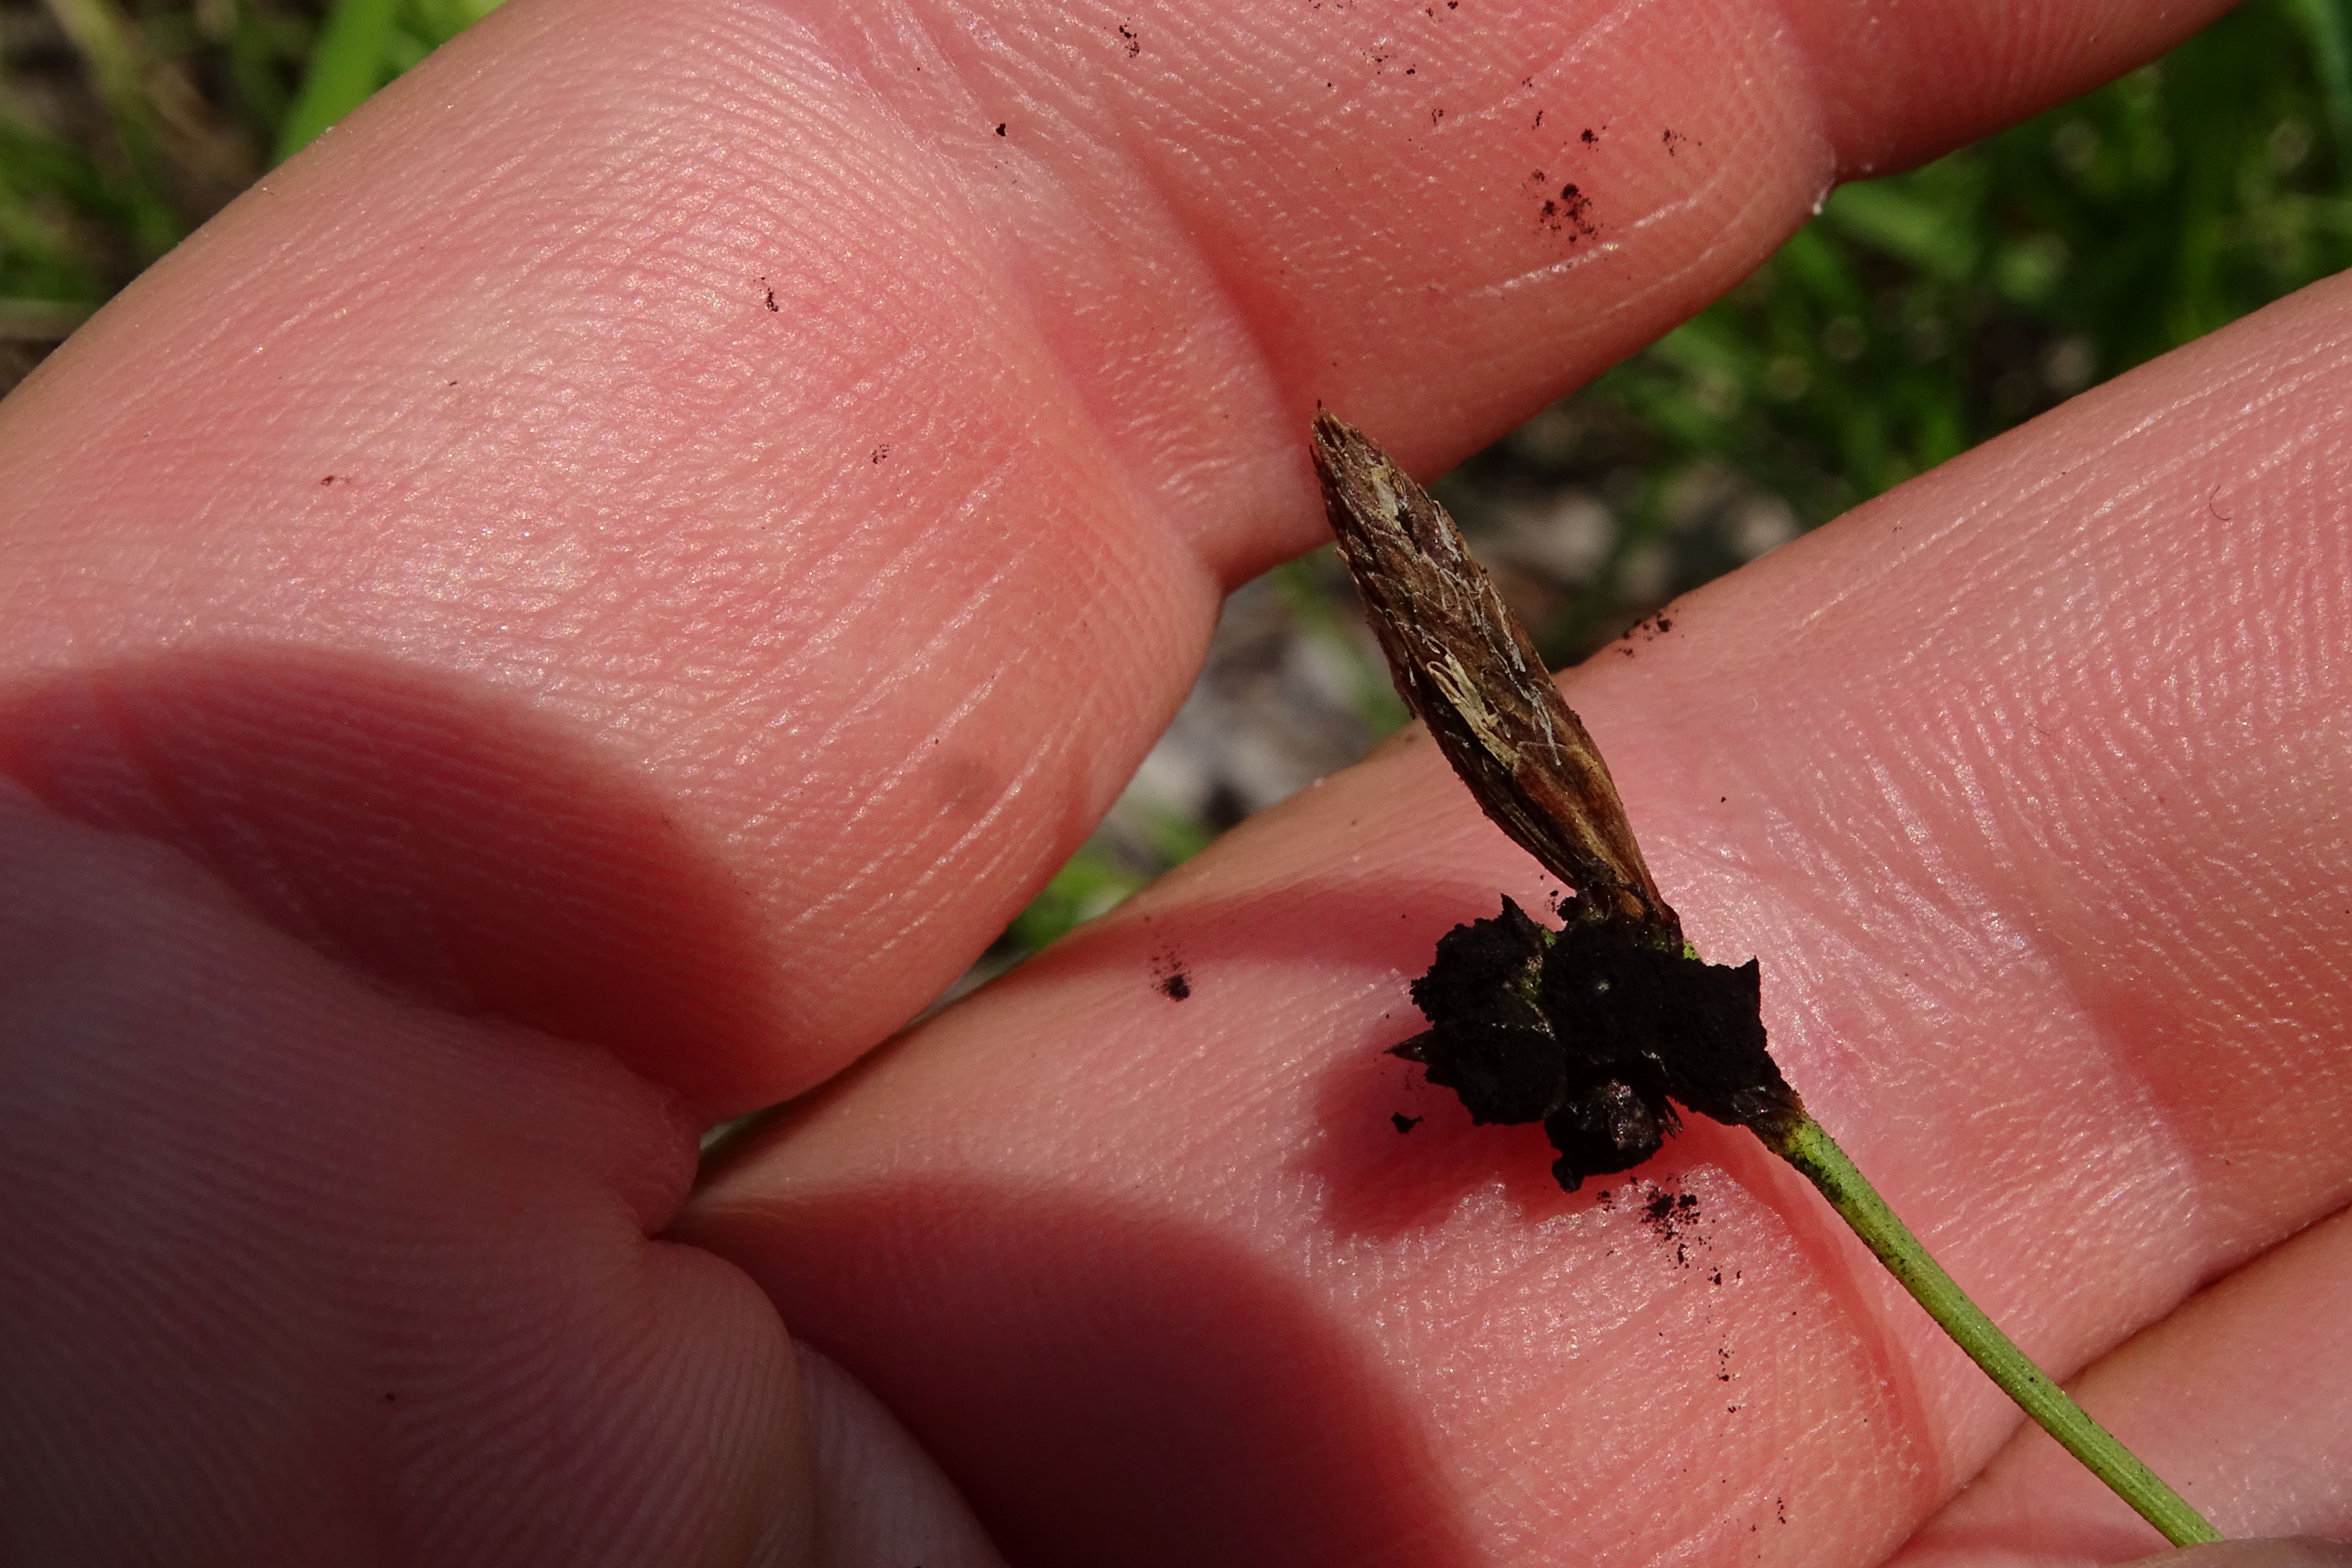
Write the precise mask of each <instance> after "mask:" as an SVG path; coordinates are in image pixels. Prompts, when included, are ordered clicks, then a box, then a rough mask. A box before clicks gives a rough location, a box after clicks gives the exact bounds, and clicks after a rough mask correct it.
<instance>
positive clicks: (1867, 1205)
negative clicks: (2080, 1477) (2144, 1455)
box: [1763, 1116, 2221, 1546]
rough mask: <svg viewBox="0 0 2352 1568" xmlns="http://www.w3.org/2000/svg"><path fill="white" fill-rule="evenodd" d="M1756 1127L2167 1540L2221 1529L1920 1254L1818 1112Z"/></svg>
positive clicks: (1988, 1371)
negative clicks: (1769, 1127)
mask: <svg viewBox="0 0 2352 1568" xmlns="http://www.w3.org/2000/svg"><path fill="white" fill-rule="evenodd" d="M1763 1136H1764V1141H1765V1144H1766V1146H1767V1147H1768V1148H1770V1149H1771V1150H1772V1151H1773V1152H1775V1153H1777V1154H1779V1155H1780V1157H1781V1158H1782V1159H1784V1160H1786V1161H1788V1162H1789V1163H1790V1164H1791V1165H1794V1166H1795V1167H1796V1168H1797V1169H1798V1170H1799V1171H1801V1172H1802V1173H1804V1175H1805V1178H1806V1180H1808V1181H1810V1182H1811V1183H1812V1184H1813V1185H1814V1186H1816V1187H1819V1188H1820V1189H1821V1193H1822V1196H1823V1197H1825V1198H1827V1199H1829V1201H1830V1206H1831V1207H1832V1208H1834V1209H1835V1210H1837V1212H1838V1213H1839V1214H1840V1215H1843V1216H1844V1218H1845V1222H1846V1224H1848V1225H1850V1226H1853V1233H1854V1234H1855V1235H1856V1236H1859V1237H1862V1239H1863V1243H1864V1245H1865V1246H1867V1247H1869V1248H1870V1250H1871V1251H1872V1252H1874V1253H1875V1254H1877V1255H1878V1260H1879V1261H1880V1262H1881V1263H1884V1264H1885V1265H1886V1270H1887V1272H1888V1273H1890V1274H1892V1275H1894V1276H1895V1279H1899V1280H1901V1281H1902V1283H1903V1288H1904V1289H1906V1290H1908V1291H1910V1292H1911V1297H1912V1300H1916V1301H1917V1302H1918V1303H1919V1305H1921V1306H1922V1307H1925V1308H1926V1309H1927V1315H1928V1316H1929V1317H1931V1318H1933V1319H1935V1320H1936V1321H1937V1323H1938V1324H1939V1325H1941V1326H1942V1328H1943V1331H1945V1332H1946V1333H1948V1334H1949V1335H1951V1336H1952V1340H1953V1342H1955V1343H1957V1344H1958V1346H1959V1347H1960V1348H1961V1349H1962V1350H1964V1351H1966V1352H1969V1360H1971V1361H1973V1362H1975V1363H1977V1364H1978V1365H1979V1366H1980V1367H1982V1368H1984V1370H1985V1375H1987V1376H1988V1377H1990V1378H1991V1379H1992V1380H1993V1382H1995V1383H1997V1384H2000V1390H2001V1392H2002V1393H2004V1394H2008V1395H2009V1396H2010V1397H2011V1399H2013V1400H2015V1401H2017V1404H2018V1407H2019V1408H2020V1409H2021V1410H2023V1411H2024V1412H2025V1413H2026V1414H2027V1415H2031V1416H2032V1417H2033V1419H2034V1420H2035V1421H2037V1422H2039V1423H2040V1424H2041V1426H2042V1430H2043V1431H2044V1432H2047V1433H2049V1434H2050V1435H2051V1436H2053V1437H2055V1438H2057V1439H2058V1441H2059V1443H2060V1445H2061V1446H2062V1447H2064V1448H2065V1450H2066V1451H2067V1452H2068V1453H2070V1454H2072V1455H2074V1457H2075V1458H2078V1459H2080V1460H2082V1461H2083V1463H2084V1465H2085V1466H2087V1467H2089V1468H2090V1471H2091V1473H2092V1474H2093V1475H2095V1476H2097V1477H2098V1478H2099V1479H2101V1480H2103V1481H2105V1482H2106V1483H2107V1485H2108V1486H2109V1487H2111V1488H2113V1489H2114V1490H2115V1493H2116V1496H2117V1497H2120V1498H2122V1499H2123V1500H2124V1501H2126V1502H2127V1503H2129V1504H2131V1505H2132V1507H2133V1508H2134V1509H2135V1510H2137V1511H2138V1513H2139V1516H2140V1517H2141V1518H2142V1519H2144V1520H2146V1521H2148V1523H2150V1524H2152V1525H2154V1526H2156V1528H2157V1529H2158V1531H2162V1532H2163V1534H2164V1538H2165V1539H2166V1540H2167V1541H2168V1542H2172V1544H2173V1545H2175V1546H2191V1545H2194V1544H2196V1543H2197V1542H2200V1541H2219V1540H2221V1532H2220V1531H2217V1530H2215V1529H2214V1528H2213V1527H2212V1526H2211V1525H2210V1524H2208V1523H2206V1522H2205V1520H2204V1517H2203V1516H2202V1515H2200V1513H2198V1511H2197V1510H2195V1509H2193V1508H2191V1507H2189V1504H2188V1502H2187V1501H2186V1500H2183V1499H2182V1497H2181V1496H2180V1494H2179V1492H2176V1491H2174V1490H2173V1489H2171V1488H2170V1487H2168V1486H2166V1485H2165V1484H2164V1483H2163V1482H2162V1481H2161V1480H2158V1479H2157V1476H2156V1473H2155V1472H2154V1471H2153V1470H2150V1469H2149V1468H2147V1466H2146V1465H2143V1464H2141V1463H2140V1462H2139V1460H2138V1458H2136V1457H2135V1456H2134V1455H2133V1453H2132V1451H2131V1450H2130V1449H2128V1448H2126V1447H2124V1446H2123V1445H2122V1444H2121V1443H2118V1442H2116V1439H2115V1436H2114V1435H2113V1434H2112V1433H2110V1432H2109V1431H2108V1430H2107V1429H2106V1428H2105V1427H2104V1426H2100V1425H2099V1424H2098V1423H2097V1422H2095V1421H2094V1420H2092V1419H2091V1418H2090V1416H2088V1415H2085V1414H2084V1411H2083V1407H2082V1406H2081V1405H2077V1404H2075V1403H2074V1401H2073V1400H2072V1399H2070V1398H2068V1397H2067V1396H2066V1392H2065V1390H2063V1389H2062V1388H2060V1387H2059V1386H2058V1385H2057V1384H2055V1383H2053V1382H2052V1381H2051V1380H2050V1379H2049V1377H2048V1376H2046V1375H2045V1374H2044V1373H2042V1369H2041V1368H2039V1367H2037V1366H2035V1365H2034V1364H2033V1363H2032V1362H2031V1361H2029V1360H2027V1359H2026V1355H2025V1352H2023V1351H2021V1350H2019V1349H2018V1348H2017V1346H2016V1345H2015V1344H2013V1343H2011V1341H2010V1338H2009V1336H2008V1335H2007V1334H2004V1333H2002V1332H2001V1331H2000V1330H1999V1329H1997V1328H1995V1327H1994V1326H1993V1321H1992V1320H1991V1319H1990V1318H1988V1317H1986V1316H1985V1315H1984V1313H1983V1311H1981V1310H1979V1308H1978V1306H1977V1304H1976V1303H1975V1302H1974V1301H1971V1300H1969V1298H1968V1295H1967V1293H1966V1292H1965V1291H1963V1290H1962V1289H1960V1288H1959V1287H1958V1285H1956V1284H1954V1283H1953V1282H1952V1277H1951V1276H1950V1275H1948V1274H1947V1273H1945V1272H1944V1270H1943V1268H1941V1267H1940V1266H1939V1265H1938V1264H1937V1262H1936V1260H1935V1259H1934V1258H1930V1257H1928V1256H1927V1248H1926V1247H1922V1246H1920V1245H1919V1238H1918V1237H1916V1236H1913V1235H1912V1234H1911V1231H1910V1229H1909V1227H1908V1226H1905V1225H1904V1223H1903V1222H1902V1221H1901V1220H1899V1219H1897V1218H1896V1217H1895V1211H1894V1210H1893V1209H1891V1208H1888V1207H1887V1206H1886V1200H1885V1199H1884V1198H1882V1197H1880V1196H1879V1195H1878V1193H1877V1190H1876V1189H1875V1188H1874V1187H1873V1186H1872V1185H1871V1184H1870V1183H1869V1182H1868V1181H1867V1180H1865V1179H1864V1176H1863V1173H1861V1172H1860V1171H1858V1170H1856V1169H1854V1165H1853V1161H1851V1160H1849V1159H1847V1158H1846V1157H1845V1151H1844V1150H1843V1149H1841V1148H1839V1147H1838V1146H1837V1144H1836V1142H1834V1141H1833V1140H1832V1138H1831V1137H1830V1135H1829V1134H1828V1133H1827V1132H1824V1131H1822V1125H1821V1123H1820V1122H1818V1121H1814V1120H1813V1119H1812V1118H1811V1117H1810V1116H1801V1117H1799V1118H1797V1119H1796V1121H1795V1122H1794V1123H1793V1124H1792V1125H1791V1126H1790V1128H1789V1129H1788V1131H1786V1132H1784V1133H1782V1134H1780V1136H1778V1137H1774V1136H1771V1135H1763Z"/></svg>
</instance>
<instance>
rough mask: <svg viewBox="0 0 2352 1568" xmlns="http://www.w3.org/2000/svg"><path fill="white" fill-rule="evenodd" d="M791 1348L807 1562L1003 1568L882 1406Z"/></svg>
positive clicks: (962, 1505) (836, 1370)
mask: <svg viewBox="0 0 2352 1568" xmlns="http://www.w3.org/2000/svg"><path fill="white" fill-rule="evenodd" d="M793 1350H794V1352H796V1353H797V1355H798V1357H799V1361H800V1374H801V1394H802V1399H803V1403H804V1405H805V1408H806V1410H807V1413H808V1429H809V1441H810V1447H811V1449H812V1451H813V1459H814V1466H815V1470H816V1489H817V1490H816V1499H817V1501H816V1508H817V1521H818V1524H817V1555H816V1558H815V1560H816V1561H817V1562H820V1563H839V1564H852V1563H922V1564H925V1565H926V1568H1003V1565H1004V1559H1003V1556H1002V1555H1000V1554H999V1553H998V1552H997V1550H996V1547H995V1545H994V1543H993V1542H991V1541H990V1540H989V1538H988V1532H987V1531H985V1530H983V1529H982V1528H981V1524H980V1521H979V1520H978V1519H976V1518H975V1517H973V1514H972V1511H971V1505H970V1504H968V1503H966V1502H965V1501H964V1500H963V1496H962V1494H961V1493H960V1492H959V1491H957V1490H956V1488H955V1485H954V1483H953V1482H951V1481H950V1480H949V1479H948V1478H947V1476H946V1474H945V1473H944V1472H942V1471H941V1470H940V1467H939V1465H938V1463H937V1462H936V1461H934V1460H933V1459H932V1458H931V1457H930V1456H929V1454H927V1453H925V1452H924V1451H923V1449H922V1447H921V1446H920V1445H919V1444H918V1443H917V1442H916V1441H915V1439H914V1438H913V1436H910V1435H909V1434H908V1431H907V1429H906V1428H905V1427H904V1426H900V1425H899V1424H898V1418H897V1417H896V1416H894V1415H891V1414H890V1412H889V1411H888V1410H887V1408H886V1407H885V1406H884V1405H883V1404H882V1402H881V1401H880V1400H878V1399H877V1398H875V1397H874V1395H873V1394H870V1393H868V1392H867V1391H866V1386H865V1385H864V1384H861V1383H859V1382H858V1381H857V1380H856V1378H854V1377H852V1376H850V1375H849V1373H846V1372H845V1371H843V1370H842V1368H841V1367H840V1366H839V1365H837V1364H836V1363H835V1362H833V1361H832V1360H831V1359H830V1358H829V1357H827V1356H825V1355H824V1353H823V1352H819V1351H816V1350H814V1349H813V1348H811V1347H810V1346H808V1345H805V1344H802V1343H800V1342H794V1343H793Z"/></svg>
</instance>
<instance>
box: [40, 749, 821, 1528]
mask: <svg viewBox="0 0 2352 1568" xmlns="http://www.w3.org/2000/svg"><path fill="white" fill-rule="evenodd" d="M0 888H5V889H7V897H5V899H0V1077H5V1082H6V1083H7V1085H8V1090H7V1092H6V1093H5V1095H0V1187H5V1191H6V1192H7V1194H8V1202H7V1203H6V1205H0V1256H5V1258H6V1259H7V1281H8V1283H7V1289H5V1290H0V1384H5V1386H6V1388H7V1390H8V1395H7V1403H6V1414H5V1422H0V1427H5V1434H6V1440H5V1441H0V1500H5V1506H0V1559H5V1561H7V1562H8V1563H21V1564H26V1565H28V1568H30V1565H35V1564H50V1563H57V1564H80V1563H137V1562H157V1561H169V1562H172V1563H185V1564H192V1565H194V1564H214V1563H219V1564H236V1565H237V1568H250V1565H257V1564H275V1563H408V1562H417V1563H451V1564H454V1563H511V1564H525V1563H551V1564H552V1563H561V1564H565V1565H567V1568H576V1565H579V1564H587V1563H614V1564H622V1563H627V1564H641V1563H761V1564H779V1565H781V1564H785V1563H805V1562H810V1561H813V1559H812V1558H811V1557H810V1555H809V1552H810V1551H811V1548H812V1544H813V1530H812V1521H813V1520H814V1517H815V1516H816V1515H817V1514H818V1513H819V1512H820V1511H821V1510H818V1509H817V1508H816V1506H815V1504H814V1500H813V1491H812V1489H813V1485H814V1482H813V1477H812V1461H811V1458H810V1455H809V1452H808V1436H807V1433H806V1431H805V1429H804V1426H803V1414H802V1410H801V1406H800V1401H799V1394H798V1386H797V1379H796V1376H795V1373H794V1369H793V1358H792V1353H791V1350H790V1347H789V1344H788V1342H787V1341H786V1339H785V1336H784V1332H783V1329H782V1325H781V1324H780V1323H779V1322H778V1321H777V1320H776V1316H775V1311H774V1309H773V1308H772V1306H771V1305H770V1304H769V1303H768V1302H767V1301H766V1300H764V1299H762V1298H761V1295H760V1294H759V1292H758V1291H756V1290H755V1289H752V1288H751V1285H750V1284H749V1283H748V1282H747V1281H746V1280H745V1279H743V1278H742V1277H741V1276H740V1274H737V1273H736V1272H735V1271H734V1270H732V1269H730V1268H727V1267H726V1266H725V1265H724V1264H722V1263H720V1262H719V1261H718V1260H717V1259H714V1258H710V1257H709V1255H708V1254H706V1253H702V1252H698V1251H696V1250H694V1249H692V1248H689V1247H678V1246H676V1245H673V1244H671V1243H667V1242H664V1241H658V1240H654V1239H650V1234H651V1233H652V1232H653V1231H655V1230H656V1229H657V1228H658V1227H659V1226H662V1225H663V1224H665V1223H666V1222H667V1219H668V1218H669V1216H670V1215H671V1213H672V1211H673V1210H674V1209H675V1207H676V1205H677V1202H678V1200H679V1198H680V1196H681V1194H682V1193H683V1190H684V1186H685V1183H686V1181H687V1178H688V1174H689V1173H690V1172H691V1170H692V1164H693V1158H694V1133H693V1129H692V1127H691V1125H690V1124H688V1123H685V1122H683V1121H681V1120H680V1119H679V1117H678V1116H677V1108H676V1107H675V1106H674V1105H672V1104H670V1103H668V1102H667V1100H665V1098H664V1097H663V1096H661V1095H660V1094H659V1093H658V1092H656V1090H654V1089H650V1088H649V1087H648V1086H646V1084H645V1083H644V1081H643V1080H641V1079H637V1078H636V1077H635V1076H634V1075H632V1074H630V1073H628V1072H626V1071H625V1070H623V1069H622V1068H621V1067H620V1066H619V1065H618V1064H617V1063H615V1062H614V1061H613V1060H612V1059H611V1058H608V1057H605V1056H604V1055H603V1054H601V1053H597V1052H593V1051H584V1050H582V1049H580V1048H579V1047H576V1046H568V1045H565V1044H562V1043H561V1042H558V1041H554V1040H551V1039H548V1038H545V1037H537V1036H533V1035H530V1033H529V1032H527V1031H524V1030H521V1029H518V1028H515V1027H512V1026H486V1025H481V1024H460V1023H457V1022H455V1021H452V1020H448V1019H446V1018H441V1017H438V1016H433V1015H430V1014H428V1013H426V1012H425V1011H423V1010H421V1009H418V1008H416V1007H415V1006H414V1005H410V1004H406V1003H404V1002H399V1001H395V1000H394V999H391V998H388V997H386V996H384V995H383V994H380V993H378V992H376V991H374V990H373V989H372V988H371V987H369V986H367V985H365V984H363V983H361V982H359V981H357V980H355V979H353V978H352V976H350V975H348V974H345V973H341V972H339V971H337V970H336V969H334V968H333V967H332V966H331V965H330V964H329V963H326V962H325V961H323V960H322V959H320V957H319V956H318V955H317V954H316V953H313V952H308V951H306V950H304V949H303V948H301V947H300V946H299V945H298V944H296V943H294V942H290V941H289V939H287V938H286V937H285V936H283V935H281V934H279V933H277V932H273V931H268V930H267V929H265V928H263V927H261V926H260V925H258V924H257V922H256V921H254V919H253V918H252V916H251V915H250V913H249V912H247V911H246V910H240V909H239V908H237V907H236V904H235V902H234V901H233V900H229V899H227V898H226V897H224V896H223V895H222V894H221V893H220V892H219V890H218V889H216V888H214V887H212V886H210V885H209V884H208V883H207V882H206V881H205V879H203V878H202V877H201V875H200V874H199V873H198V872H197V871H196V870H195V869H194V868H193V867H191V866H189V865H188V864H186V863H185V862H184V860H182V859H181V858H179V857H178V856H176V855H174V854H173V853H171V852H169V851H165V850H162V849H158V848H156V847H152V846H142V845H135V844H131V843H128V842H126V841H124V840H122V839H121V838H119V837H108V836H103V835H100V834H98V833H94V832H92V831H91V830H89V828H87V827H83V826H74V825H69V824H64V823H60V822H58V821H57V820H55V819H54V818H52V817H51V816H49V815H48V814H47V813H46V812H44V811H42V810H41V809H40V808H38V807H37V806H34V805H29V804H28V803H27V802H26V800H25V799H24V797H23V795H22V794H21V792H19V791H16V790H14V789H0Z"/></svg>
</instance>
